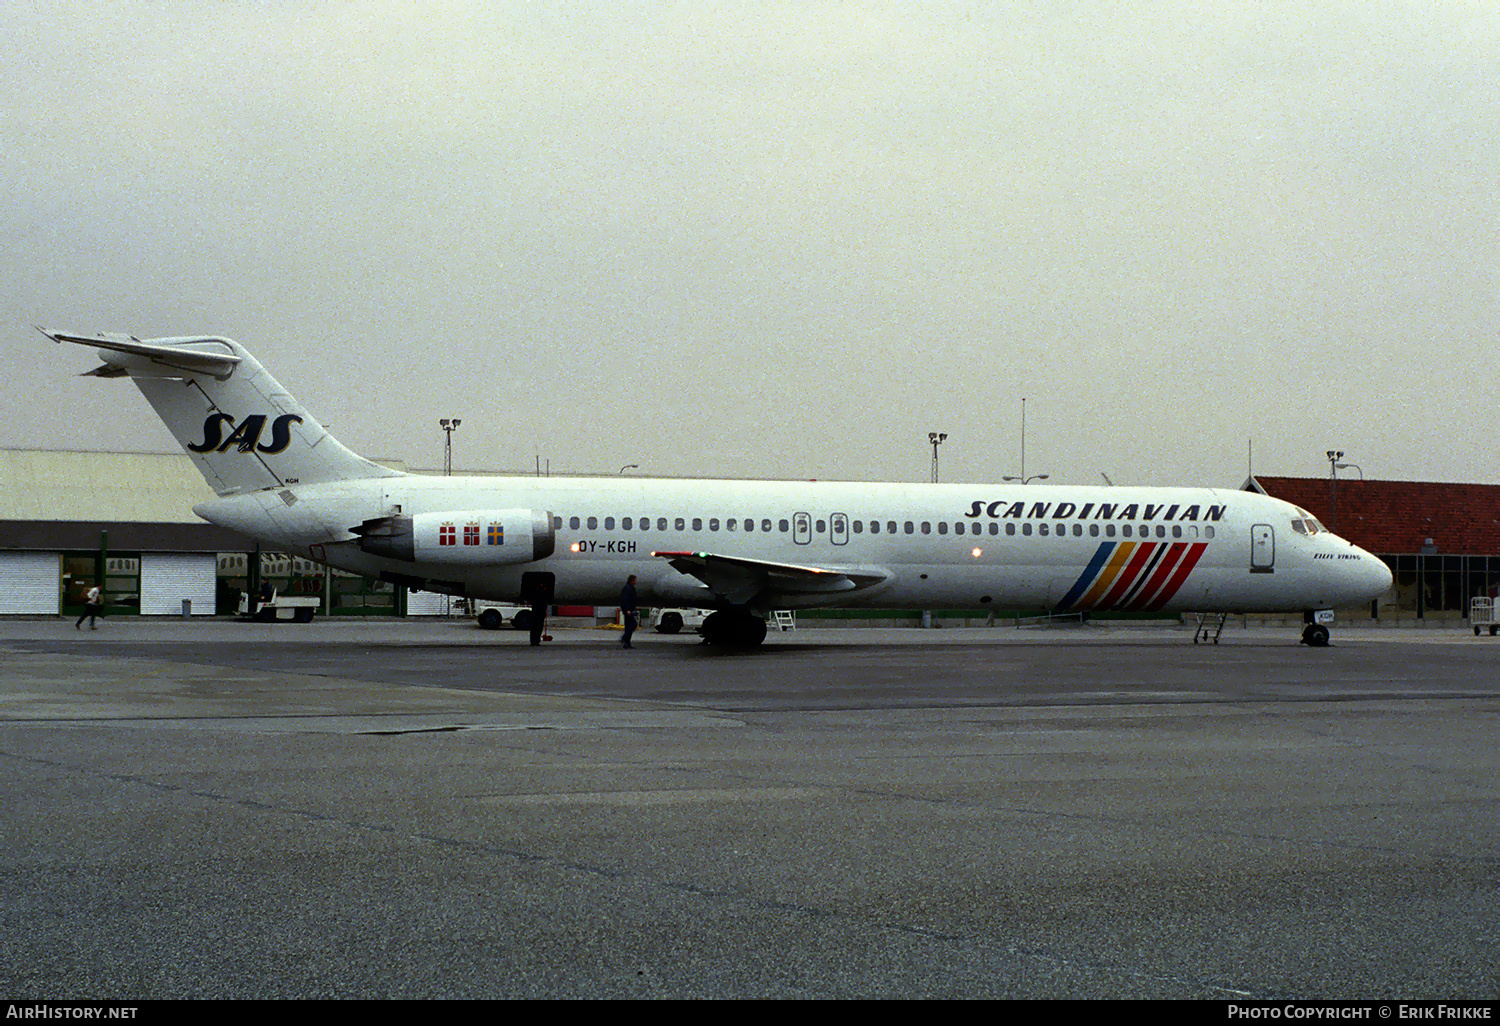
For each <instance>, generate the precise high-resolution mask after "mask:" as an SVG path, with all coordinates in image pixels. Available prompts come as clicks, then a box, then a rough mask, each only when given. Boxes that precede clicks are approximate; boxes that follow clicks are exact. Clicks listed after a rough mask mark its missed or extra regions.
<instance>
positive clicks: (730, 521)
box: [724, 517, 734, 531]
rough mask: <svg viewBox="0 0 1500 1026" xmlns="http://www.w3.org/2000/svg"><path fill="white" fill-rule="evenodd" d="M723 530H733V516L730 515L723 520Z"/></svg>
mask: <svg viewBox="0 0 1500 1026" xmlns="http://www.w3.org/2000/svg"><path fill="white" fill-rule="evenodd" d="M724 530H726V531H733V530H734V517H730V518H729V519H728V520H726V521H724Z"/></svg>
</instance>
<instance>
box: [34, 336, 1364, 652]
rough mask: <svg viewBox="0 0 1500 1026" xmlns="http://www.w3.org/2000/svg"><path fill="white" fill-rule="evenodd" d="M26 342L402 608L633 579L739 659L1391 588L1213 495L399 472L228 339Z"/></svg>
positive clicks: (1274, 517) (1330, 551)
mask: <svg viewBox="0 0 1500 1026" xmlns="http://www.w3.org/2000/svg"><path fill="white" fill-rule="evenodd" d="M40 330H41V331H42V333H43V334H45V335H46V336H47V337H49V338H51V339H53V340H54V341H56V342H59V343H62V342H71V343H76V344H78V345H82V346H88V347H91V348H93V349H95V350H96V351H97V354H98V356H99V358H100V359H101V360H102V361H103V363H102V365H101V366H99V367H97V368H95V369H94V370H91V371H87V372H85V373H86V374H89V375H95V376H99V377H106V378H113V377H129V378H131V379H132V380H133V381H134V382H135V384H136V386H137V387H138V388H139V389H140V390H141V392H142V394H144V395H145V397H146V399H147V401H148V402H150V403H151V405H152V406H153V407H155V409H156V412H157V414H158V415H159V416H160V417H161V418H162V420H163V421H164V422H165V423H166V425H167V427H168V428H169V429H170V430H171V432H172V434H173V435H174V436H175V437H176V439H177V441H178V442H179V443H181V445H182V446H183V448H184V449H185V450H186V451H187V453H188V455H189V456H190V457H191V458H192V460H193V462H194V463H195V464H196V465H197V467H198V469H199V470H200V471H201V472H202V474H203V477H204V478H205V479H206V480H207V481H208V483H209V485H210V486H211V487H212V488H213V490H214V492H215V493H216V494H217V496H218V498H216V499H213V500H211V501H208V502H204V503H200V504H199V505H197V506H195V507H193V509H194V512H195V513H197V514H198V515H199V516H200V517H202V518H203V519H205V520H207V521H209V522H211V523H214V524H218V525H221V526H223V527H226V528H230V529H231V530H234V531H238V532H240V533H241V534H244V535H246V536H248V537H252V538H257V539H259V540H261V541H263V542H265V543H266V544H268V545H272V546H276V547H278V548H280V549H284V550H286V551H288V552H294V553H296V554H298V555H300V556H306V557H308V558H310V559H313V560H315V561H317V562H319V563H323V564H326V565H329V566H333V567H337V568H339V569H342V570H347V571H350V572H352V573H356V574H361V575H364V576H368V577H373V578H379V579H380V580H383V581H389V582H392V583H397V584H403V585H406V586H407V587H408V588H413V589H417V590H427V591H433V592H439V593H444V594H448V595H457V596H467V597H473V598H479V599H491V600H496V601H509V602H513V601H518V600H519V599H520V598H521V597H522V596H523V595H526V596H530V595H533V594H535V592H536V591H537V590H538V589H540V590H541V592H542V593H543V594H544V595H546V596H547V598H548V599H549V602H555V603H562V604H578V605H604V604H613V603H614V601H615V600H616V598H617V596H618V595H619V592H620V588H621V585H622V584H623V583H624V581H625V579H626V577H627V576H628V575H630V574H634V575H636V577H637V578H638V583H637V590H638V595H639V599H640V601H641V602H642V604H644V605H648V606H652V605H655V606H673V607H691V608H702V609H713V610H714V612H713V613H712V614H710V615H709V616H708V617H707V618H706V620H705V621H704V623H703V626H702V628H701V632H702V634H703V636H704V639H705V640H706V641H708V642H709V643H711V644H715V645H723V646H732V647H742V648H751V647H754V646H757V645H759V644H761V643H762V642H763V641H764V640H765V636H766V617H767V616H768V615H770V612H771V611H772V610H776V609H799V608H811V607H832V608H893V607H894V608H923V609H944V608H989V609H1013V608H1045V609H1049V610H1052V611H1054V612H1056V613H1074V612H1077V613H1085V614H1086V613H1089V612H1093V611H1103V610H1134V611H1144V612H1158V613H1162V614H1173V613H1180V612H1184V611H1192V612H1196V613H1200V614H1204V613H1217V614H1220V615H1221V620H1220V625H1221V626H1222V622H1223V621H1222V615H1225V614H1230V613H1289V612H1299V611H1300V612H1302V613H1303V619H1304V623H1305V625H1306V626H1305V627H1304V630H1303V635H1302V641H1303V643H1305V644H1307V645H1309V646H1312V647H1321V646H1324V645H1327V644H1328V639H1329V632H1328V628H1327V623H1328V622H1329V621H1330V620H1332V618H1333V614H1332V610H1333V609H1334V608H1336V607H1349V606H1355V605H1360V604H1363V603H1367V602H1370V601H1371V600H1373V599H1375V598H1376V597H1377V596H1379V595H1381V594H1384V593H1385V592H1386V591H1387V590H1389V588H1390V586H1391V572H1390V569H1389V568H1388V567H1387V566H1386V565H1385V563H1384V562H1382V561H1381V560H1380V559H1379V558H1377V557H1376V556H1374V555H1372V554H1371V553H1369V552H1366V551H1364V550H1363V549H1361V548H1359V547H1358V546H1356V545H1354V544H1352V543H1351V542H1349V541H1346V540H1345V539H1343V538H1340V537H1338V536H1337V535H1335V534H1333V533H1331V532H1329V531H1328V530H1326V529H1325V528H1324V527H1323V526H1322V525H1321V524H1319V523H1318V521H1317V520H1316V519H1315V518H1313V517H1312V516H1311V515H1310V514H1309V513H1307V511H1305V510H1303V509H1300V508H1298V507H1296V506H1294V505H1292V504H1290V503H1287V502H1283V501H1281V500H1279V499H1274V498H1271V497H1269V496H1265V495H1259V494H1255V493H1251V492H1243V491H1234V490H1226V489H1214V488H1156V487H1152V488H1131V487H1123V488H1122V487H1104V488H1101V487H1070V486H1048V487H1043V488H1035V487H1026V486H1024V485H1015V484H898V483H890V484H871V483H858V482H837V481H826V482H824V481H816V482H801V481H734V480H677V479H671V480H667V479H651V478H605V477H599V478H592V477H590V478H581V477H522V476H516V477H459V476H455V477H434V476H427V475H414V474H407V473H403V472H401V471H397V470H393V469H390V468H388V467H382V466H380V465H379V464H376V463H372V462H371V461H369V460H367V459H365V458H363V457H361V456H358V455H356V454H355V453H353V452H351V451H350V450H349V449H347V448H345V447H344V446H343V445H341V444H340V443H339V442H338V441H337V440H336V439H335V438H334V437H333V436H332V435H330V434H329V433H328V432H327V430H325V429H324V427H323V426H322V425H321V424H320V423H318V421H317V419H316V418H314V417H313V415H312V414H311V413H309V412H308V411H307V410H306V409H304V408H303V407H302V405H301V404H300V403H298V401H297V400H296V399H294V398H293V397H292V396H291V394H290V393H288V392H287V390H286V389H285V388H283V387H282V386H281V385H280V384H279V383H278V382H277V381H276V380H275V379H274V378H272V377H271V375H270V374H268V373H267V372H266V370H265V368H263V367H262V366H261V365H260V363H259V362H258V361H257V360H256V359H255V357H253V356H252V355H251V354H250V353H249V351H247V350H246V349H245V348H244V347H243V346H241V345H240V344H238V343H237V342H233V341H231V340H229V339H226V338H218V337H209V336H202V337H200V336H193V337H172V338H154V339H139V338H136V337H134V336H131V335H112V334H106V335H94V336H84V335H75V334H68V333H64V332H61V331H52V330H49V329H45V328H43V329H40ZM1195 640H1196V639H1195Z"/></svg>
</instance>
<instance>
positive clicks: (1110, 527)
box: [1104, 524, 1115, 538]
mask: <svg viewBox="0 0 1500 1026" xmlns="http://www.w3.org/2000/svg"><path fill="white" fill-rule="evenodd" d="M1114 536H1115V525H1114V524H1105V525H1104V537H1106V538H1113V537H1114Z"/></svg>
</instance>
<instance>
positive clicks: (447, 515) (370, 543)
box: [354, 509, 557, 566]
mask: <svg viewBox="0 0 1500 1026" xmlns="http://www.w3.org/2000/svg"><path fill="white" fill-rule="evenodd" d="M354 533H355V534H357V535H359V536H360V538H359V547H360V548H361V549H362V550H364V551H365V552H368V553H370V554H372V555H376V556H387V557H389V558H391V559H401V560H406V561H407V562H416V563H448V564H454V565H460V566H486V565H493V564H497V563H530V562H532V561H534V560H538V559H546V558H547V557H548V556H550V555H552V551H553V549H554V548H556V546H557V538H556V535H555V534H554V533H553V530H552V514H551V513H550V512H547V511H546V510H535V509H464V510H447V511H444V512H441V513H418V514H416V515H415V516H394V517H380V518H378V519H376V520H366V521H365V522H364V523H363V524H360V525H359V526H358V527H356V528H354Z"/></svg>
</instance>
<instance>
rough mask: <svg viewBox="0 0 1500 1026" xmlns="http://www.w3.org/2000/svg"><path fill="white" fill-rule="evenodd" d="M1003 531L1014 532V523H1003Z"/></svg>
mask: <svg viewBox="0 0 1500 1026" xmlns="http://www.w3.org/2000/svg"><path fill="white" fill-rule="evenodd" d="M1005 533H1006V534H1015V533H1016V525H1015V524H1006V525H1005Z"/></svg>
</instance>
